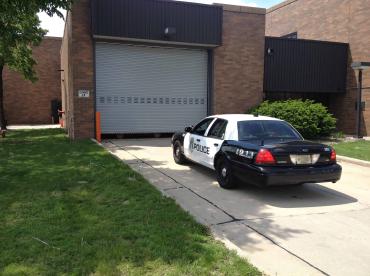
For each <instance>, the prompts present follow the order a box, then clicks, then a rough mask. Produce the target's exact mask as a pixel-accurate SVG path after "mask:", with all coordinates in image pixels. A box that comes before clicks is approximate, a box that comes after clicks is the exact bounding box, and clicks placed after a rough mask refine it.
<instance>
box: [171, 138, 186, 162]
mask: <svg viewBox="0 0 370 276" xmlns="http://www.w3.org/2000/svg"><path fill="white" fill-rule="evenodd" d="M173 159H174V160H175V162H176V163H177V164H184V163H185V162H186V158H185V156H184V154H183V153H182V152H181V144H180V142H179V141H176V142H175V143H174V144H173Z"/></svg>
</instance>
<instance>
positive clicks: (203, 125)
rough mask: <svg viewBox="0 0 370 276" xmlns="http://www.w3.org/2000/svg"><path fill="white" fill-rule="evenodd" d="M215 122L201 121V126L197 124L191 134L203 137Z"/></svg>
mask: <svg viewBox="0 0 370 276" xmlns="http://www.w3.org/2000/svg"><path fill="white" fill-rule="evenodd" d="M213 120H214V118H209V119H204V120H203V121H201V122H200V123H199V124H197V125H196V126H195V127H194V128H193V130H192V131H191V133H193V134H196V135H200V136H203V135H204V133H205V132H206V130H207V128H208V127H209V125H210V124H211V122H212V121H213Z"/></svg>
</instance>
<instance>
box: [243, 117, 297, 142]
mask: <svg viewBox="0 0 370 276" xmlns="http://www.w3.org/2000/svg"><path fill="white" fill-rule="evenodd" d="M238 134H239V141H250V140H302V137H301V135H300V134H299V133H298V132H297V131H296V130H295V129H294V128H292V127H291V126H290V125H289V124H288V123H286V122H284V121H272V120H271V121H269V120H256V121H240V122H238Z"/></svg>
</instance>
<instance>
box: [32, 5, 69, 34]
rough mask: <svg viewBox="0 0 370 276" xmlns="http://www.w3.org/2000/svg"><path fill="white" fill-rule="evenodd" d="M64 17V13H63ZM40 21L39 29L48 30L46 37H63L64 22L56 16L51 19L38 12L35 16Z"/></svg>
mask: <svg viewBox="0 0 370 276" xmlns="http://www.w3.org/2000/svg"><path fill="white" fill-rule="evenodd" d="M63 14H64V17H65V14H66V13H65V11H63ZM37 15H38V16H39V19H40V21H41V28H43V29H46V30H48V33H47V34H46V35H48V36H59V37H62V36H63V32H64V20H63V19H62V18H60V17H58V16H56V15H54V16H53V17H50V16H48V15H47V14H46V13H44V12H40V13H38V14H37Z"/></svg>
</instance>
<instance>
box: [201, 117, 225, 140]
mask: <svg viewBox="0 0 370 276" xmlns="http://www.w3.org/2000/svg"><path fill="white" fill-rule="evenodd" d="M218 121H221V122H222V123H226V124H225V126H224V128H225V129H224V133H223V138H222V137H218V136H210V132H211V131H212V129H213V128H214V127H215V125H216V124H217V122H218ZM228 124H229V121H228V120H225V119H222V118H216V120H215V121H214V122H213V123H212V125H211V127H210V129H209V130H208V132H207V135H206V136H207V138H212V139H218V140H225V135H226V128H227V125H228Z"/></svg>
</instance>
